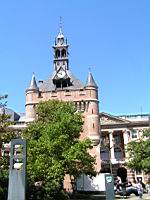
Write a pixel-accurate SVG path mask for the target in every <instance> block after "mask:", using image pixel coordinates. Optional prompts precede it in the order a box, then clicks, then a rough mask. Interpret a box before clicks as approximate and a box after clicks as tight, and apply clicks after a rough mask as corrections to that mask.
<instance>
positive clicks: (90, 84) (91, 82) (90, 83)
mask: <svg viewBox="0 0 150 200" xmlns="http://www.w3.org/2000/svg"><path fill="white" fill-rule="evenodd" d="M85 86H86V87H95V88H97V85H96V83H95V80H94V78H93V75H92V73H91V72H90V70H89V74H88V77H87V81H86V85H85Z"/></svg>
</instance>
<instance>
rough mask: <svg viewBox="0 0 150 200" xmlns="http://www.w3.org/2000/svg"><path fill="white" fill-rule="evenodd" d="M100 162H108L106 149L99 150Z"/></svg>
mask: <svg viewBox="0 0 150 200" xmlns="http://www.w3.org/2000/svg"><path fill="white" fill-rule="evenodd" d="M101 160H109V150H108V149H107V148H102V149H101Z"/></svg>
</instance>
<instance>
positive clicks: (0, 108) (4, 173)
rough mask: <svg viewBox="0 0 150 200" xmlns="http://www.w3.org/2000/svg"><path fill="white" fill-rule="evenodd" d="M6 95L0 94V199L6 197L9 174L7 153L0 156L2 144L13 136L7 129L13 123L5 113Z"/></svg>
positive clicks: (10, 130) (11, 131)
mask: <svg viewBox="0 0 150 200" xmlns="http://www.w3.org/2000/svg"><path fill="white" fill-rule="evenodd" d="M6 98H7V95H4V96H0V199H3V200H5V199H7V188H8V174H9V154H4V155H3V156H1V151H2V148H3V144H5V143H9V142H10V140H11V139H13V138H15V137H16V135H15V132H14V131H13V130H12V129H9V128H8V127H9V125H11V124H13V122H11V121H10V120H9V119H10V115H7V114H5V106H6V101H5V99H6Z"/></svg>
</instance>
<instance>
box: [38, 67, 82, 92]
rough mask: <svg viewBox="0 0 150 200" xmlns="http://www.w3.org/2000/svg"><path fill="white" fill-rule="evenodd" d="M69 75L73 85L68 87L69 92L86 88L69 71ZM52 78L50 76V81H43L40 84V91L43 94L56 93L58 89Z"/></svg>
mask: <svg viewBox="0 0 150 200" xmlns="http://www.w3.org/2000/svg"><path fill="white" fill-rule="evenodd" d="M67 74H68V76H69V77H70V82H71V85H70V86H68V87H66V89H67V90H76V89H81V88H83V87H84V84H83V83H82V82H81V81H80V80H79V79H77V78H76V77H75V76H74V75H73V74H72V73H71V71H70V70H67ZM53 76H54V75H52V76H49V78H48V80H45V81H42V82H40V84H39V90H40V91H42V92H48V91H54V90H55V89H56V87H55V85H54V83H53V80H52V77H53ZM63 89H65V87H63Z"/></svg>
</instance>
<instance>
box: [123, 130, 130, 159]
mask: <svg viewBox="0 0 150 200" xmlns="http://www.w3.org/2000/svg"><path fill="white" fill-rule="evenodd" d="M128 131H129V130H127V129H125V130H124V131H123V132H122V133H123V140H124V154H125V158H127V157H128V153H127V151H126V149H127V144H128V142H129V135H128Z"/></svg>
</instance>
